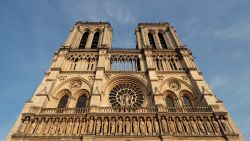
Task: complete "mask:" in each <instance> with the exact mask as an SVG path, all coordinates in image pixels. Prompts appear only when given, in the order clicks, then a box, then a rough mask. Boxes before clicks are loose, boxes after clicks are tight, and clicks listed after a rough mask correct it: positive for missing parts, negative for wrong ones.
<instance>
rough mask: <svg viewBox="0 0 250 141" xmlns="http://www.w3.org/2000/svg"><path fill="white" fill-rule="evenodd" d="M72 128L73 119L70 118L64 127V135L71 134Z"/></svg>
mask: <svg viewBox="0 0 250 141" xmlns="http://www.w3.org/2000/svg"><path fill="white" fill-rule="evenodd" d="M72 129H73V119H72V118H70V119H69V121H68V124H67V127H66V133H65V134H66V135H68V136H69V135H71V134H72Z"/></svg>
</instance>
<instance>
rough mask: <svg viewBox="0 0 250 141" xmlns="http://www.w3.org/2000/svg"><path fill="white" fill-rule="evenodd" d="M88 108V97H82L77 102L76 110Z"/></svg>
mask: <svg viewBox="0 0 250 141" xmlns="http://www.w3.org/2000/svg"><path fill="white" fill-rule="evenodd" d="M86 106H87V96H85V95H81V96H80V97H79V98H78V100H77V102H76V108H84V107H86Z"/></svg>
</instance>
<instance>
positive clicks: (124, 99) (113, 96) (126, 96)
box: [109, 83, 144, 108]
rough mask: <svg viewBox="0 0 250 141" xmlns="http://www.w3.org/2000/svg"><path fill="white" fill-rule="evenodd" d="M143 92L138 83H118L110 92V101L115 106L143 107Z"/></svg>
mask: <svg viewBox="0 0 250 141" xmlns="http://www.w3.org/2000/svg"><path fill="white" fill-rule="evenodd" d="M143 99H144V97H143V92H142V90H141V89H140V88H139V87H137V86H136V85H133V84H129V83H122V84H118V85H116V86H115V87H114V88H113V89H112V90H111V91H110V94H109V102H110V103H111V105H112V106H113V107H117V108H121V107H141V106H142V103H143Z"/></svg>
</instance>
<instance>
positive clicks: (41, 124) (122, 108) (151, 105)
mask: <svg viewBox="0 0 250 141" xmlns="http://www.w3.org/2000/svg"><path fill="white" fill-rule="evenodd" d="M135 33H136V41H137V44H136V48H135V49H118V48H112V28H111V25H110V24H109V23H107V22H77V23H76V24H75V25H74V26H73V28H72V30H71V31H70V34H69V36H68V39H67V40H66V42H65V44H64V46H62V47H60V48H59V49H58V50H57V52H56V53H55V55H54V57H53V60H52V65H51V67H50V69H49V70H48V71H47V73H46V74H45V76H44V79H43V80H42V82H41V84H40V85H39V86H38V88H37V90H36V92H35V93H34V95H33V97H32V98H31V99H30V100H29V101H27V102H26V104H25V106H24V108H23V110H22V112H21V114H20V116H19V117H18V119H17V121H16V123H15V124H14V126H13V128H12V129H11V131H10V133H9V136H8V137H7V140H16V141H20V140H42V141H47V140H73V141H80V140H83V141H85V140H88V141H90V140H100V141H102V140H107V141H111V140H123V141H135V140H137V141H139V140H141V141H144V140H151V141H152V140H155V141H157V140H168V141H171V140H242V137H241V135H240V132H239V130H238V128H237V127H236V125H235V124H234V123H233V121H232V119H231V118H230V116H229V115H228V112H227V110H226V109H225V107H224V105H223V103H222V101H220V100H218V99H217V98H216V97H215V95H214V93H213V92H212V90H211V89H210V87H209V86H208V84H207V83H206V82H205V80H204V78H203V76H202V73H201V72H200V71H199V69H198V68H197V66H196V64H195V62H194V58H193V56H192V53H191V52H190V50H189V49H188V48H187V47H186V46H185V45H183V44H182V43H181V41H180V39H179V38H178V36H177V34H176V30H175V29H174V28H173V27H172V26H171V25H170V24H169V23H140V24H139V25H138V27H137V28H136V30H135Z"/></svg>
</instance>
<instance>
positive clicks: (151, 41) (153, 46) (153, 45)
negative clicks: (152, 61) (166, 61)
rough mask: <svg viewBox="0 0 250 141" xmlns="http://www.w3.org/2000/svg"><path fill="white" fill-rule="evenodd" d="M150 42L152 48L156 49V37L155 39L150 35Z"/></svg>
mask: <svg viewBox="0 0 250 141" xmlns="http://www.w3.org/2000/svg"><path fill="white" fill-rule="evenodd" d="M148 40H149V43H150V46H151V47H152V48H153V49H156V45H155V41H154V37H153V35H152V34H151V33H148Z"/></svg>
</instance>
